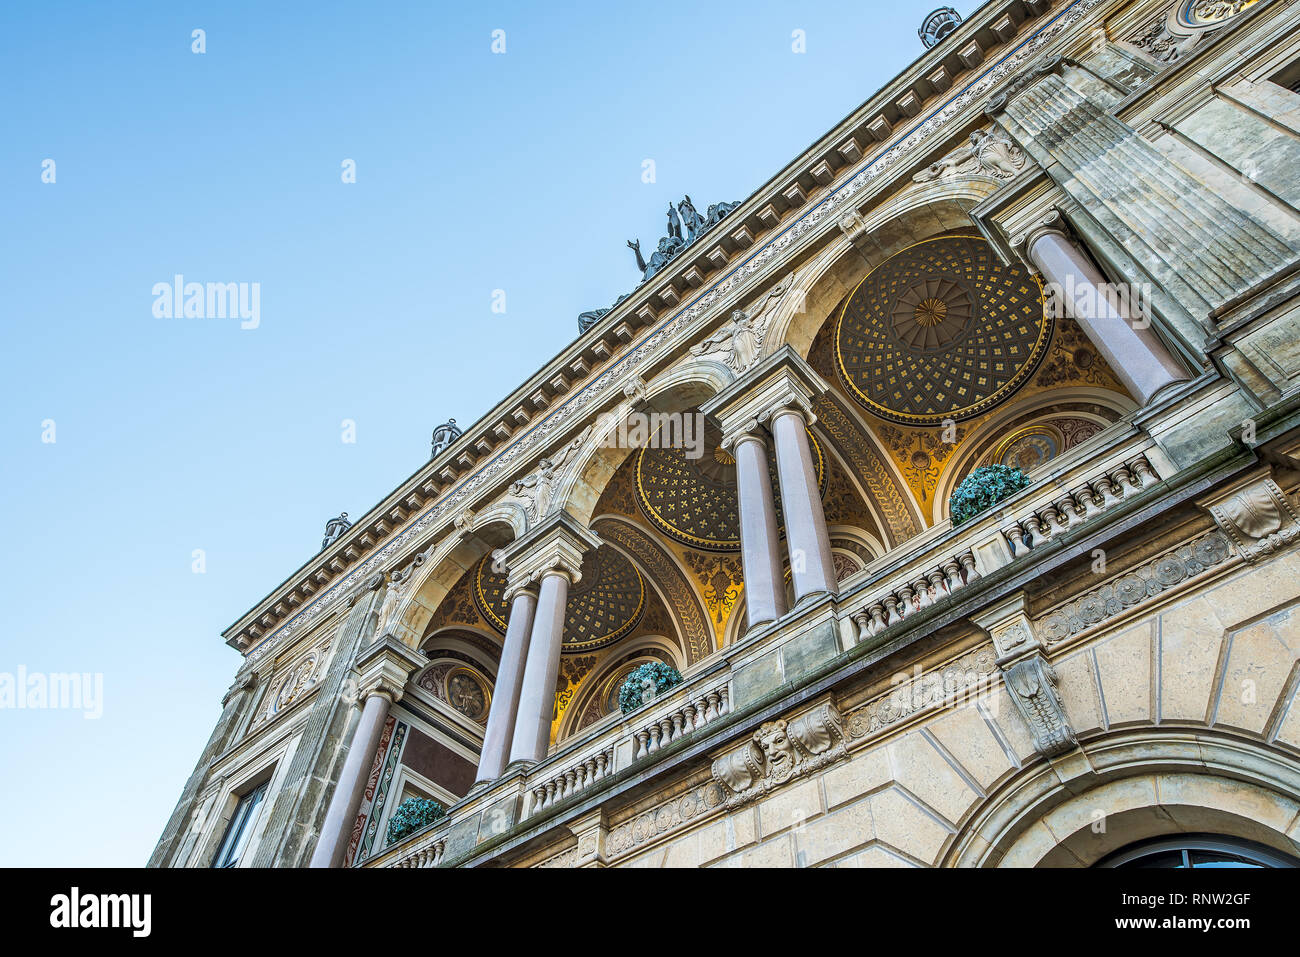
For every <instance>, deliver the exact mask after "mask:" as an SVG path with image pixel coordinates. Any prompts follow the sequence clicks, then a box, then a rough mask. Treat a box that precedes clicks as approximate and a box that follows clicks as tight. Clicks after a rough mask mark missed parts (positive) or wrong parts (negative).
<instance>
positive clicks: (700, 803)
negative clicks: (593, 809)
mask: <svg viewBox="0 0 1300 957" xmlns="http://www.w3.org/2000/svg"><path fill="white" fill-rule="evenodd" d="M725 800H726V794H725V789H724V788H723V786H722V785H721V784H719V783H718V782H717V781H709V782H707V783H706V784H701V785H699V786H698V787H694V788H691V789H690V790H689V791H687V792H686V793H685V794H679V795H677V796H675V797H673V798H672V799H670V800H667V801H664V802H662V803H661V804H658V805H656V806H655V807H652V808H650V809H649V810H647V811H643V812H642V813H640V814H638V815H637V816H636V817H634V818H632V819H631V820H629V821H626V822H624V823H623V824H620V825H618V826H617V827H615V828H613V829H612V830H611V831H610V832H609V837H608V838H606V841H605V847H606V849H607V850H608V853H609V856H610V857H618V856H621V855H624V854H628V853H631V852H632V851H635V850H638V849H639V848H640V847H642V846H644V845H646V844H649V843H650V842H651V841H655V840H657V839H659V838H661V837H664V836H665V835H668V834H672V833H673V832H674V831H678V830H681V829H682V828H684V827H686V826H688V825H690V824H693V823H695V822H696V821H699V820H701V819H703V818H705V817H707V816H708V815H710V814H712V813H713V812H715V811H717V810H718V809H719V808H720V807H722V806H723V804H724V802H725ZM573 850H574V855H575V857H576V855H577V848H574V849H573Z"/></svg>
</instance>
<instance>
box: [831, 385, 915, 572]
mask: <svg viewBox="0 0 1300 957" xmlns="http://www.w3.org/2000/svg"><path fill="white" fill-rule="evenodd" d="M814 412H815V413H816V415H817V424H818V428H819V429H820V430H821V431H822V432H824V433H825V434H826V435H827V437H828V438H829V439H830V440H831V444H832V445H833V446H834V447H835V450H836V452H837V453H839V454H840V455H841V456H842V457H843V459H844V460H845V462H846V463H847V464H848V465H849V466H850V468H849V469H848V470H847V471H848V472H849V475H850V477H851V478H854V479H856V480H857V481H860V482H861V483H862V484H863V485H865V486H866V487H865V489H862V490H861V491H862V492H863V496H862V497H863V500H864V501H865V502H866V503H867V507H868V508H869V509H871V510H872V511H874V512H875V513H876V514H877V518H878V521H879V525H880V529H881V531H883V532H884V533H885V534H886V535H888V536H889V540H890V545H891V546H896V545H901V544H902V543H903V542H905V541H907V540H908V539H909V538H912V537H913V536H914V535H918V534H920V532H921V531H922V529H923V528H924V523H923V522H922V521H921V518H920V516H919V515H918V514H917V513H916V510H915V504H914V503H913V501H912V496H911V495H910V494H905V493H904V491H903V489H902V488H901V487H900V486H901V484H902V482H901V479H900V478H898V477H897V475H896V474H895V473H894V472H893V471H891V468H892V464H893V463H892V462H891V461H890V459H889V457H888V456H887V455H885V454H884V453H883V452H881V451H880V450H879V448H878V447H877V443H876V439H875V437H874V436H872V435H871V433H870V432H869V431H868V430H866V429H864V428H863V427H862V426H861V425H859V424H858V420H857V418H856V417H855V416H854V415H853V414H852V413H850V412H848V411H846V410H845V408H844V407H843V406H842V405H841V403H840V402H839V401H838V398H837V397H836V396H835V394H834V393H832V392H827V393H825V394H823V395H821V396H819V397H818V399H817V402H816V404H815V406H814Z"/></svg>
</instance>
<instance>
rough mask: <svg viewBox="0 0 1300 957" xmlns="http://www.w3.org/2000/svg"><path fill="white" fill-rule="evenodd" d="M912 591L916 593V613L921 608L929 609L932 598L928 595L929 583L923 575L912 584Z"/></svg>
mask: <svg viewBox="0 0 1300 957" xmlns="http://www.w3.org/2000/svg"><path fill="white" fill-rule="evenodd" d="M912 590H913V591H914V592H916V598H917V602H916V607H917V610H918V611H919V610H920V609H922V608H929V607H930V606H931V605H933V604H934V598H933V597H932V596H931V595H930V583H929V582H928V581H926V579H925V576H924V575H922V576H921V577H920V578H918V579H917V580H916V581H914V582H912Z"/></svg>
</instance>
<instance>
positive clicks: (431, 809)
mask: <svg viewBox="0 0 1300 957" xmlns="http://www.w3.org/2000/svg"><path fill="white" fill-rule="evenodd" d="M446 816H447V809H446V808H445V807H443V806H442V805H441V804H439V803H438V802H437V801H434V800H431V799H429V798H407V799H406V800H405V801H403V802H402V803H401V804H399V805H398V806H397V810H396V811H394V812H393V816H392V817H390V818H389V819H388V843H389V844H392V843H393V842H394V841H400V840H401V839H402V838H404V837H406V835H408V834H411V833H414V832H415V831H418V830H419V829H420V828H422V827H424V826H426V825H428V824H432V823H433V822H434V821H437V820H439V819H440V818H444V817H446Z"/></svg>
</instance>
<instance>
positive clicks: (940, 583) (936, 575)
mask: <svg viewBox="0 0 1300 957" xmlns="http://www.w3.org/2000/svg"><path fill="white" fill-rule="evenodd" d="M929 577H930V594H931V595H932V596H933V597H932V598H931V601H932V602H935V601H938V600H939V599H941V598H946V597H947V595H948V583H947V581H946V580H945V579H944V574H943V569H942V568H938V567H936V568H932V569H930V576H929Z"/></svg>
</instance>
